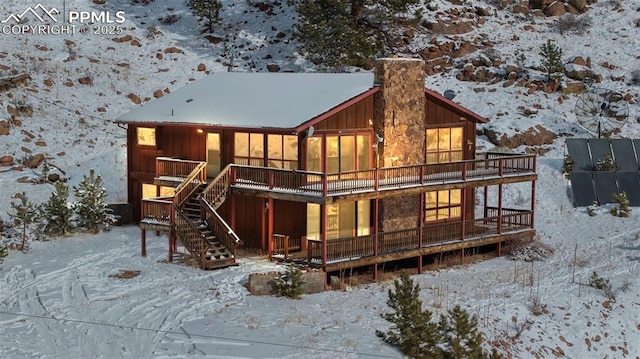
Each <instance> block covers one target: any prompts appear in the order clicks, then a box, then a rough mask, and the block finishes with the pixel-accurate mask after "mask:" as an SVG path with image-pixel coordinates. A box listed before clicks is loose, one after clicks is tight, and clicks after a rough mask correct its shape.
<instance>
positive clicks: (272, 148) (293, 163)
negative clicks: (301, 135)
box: [267, 135, 298, 170]
mask: <svg viewBox="0 0 640 359" xmlns="http://www.w3.org/2000/svg"><path fill="white" fill-rule="evenodd" d="M267 161H268V165H269V167H277V168H285V169H290V170H296V169H298V136H291V135H268V136H267Z"/></svg>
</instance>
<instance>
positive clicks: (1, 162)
mask: <svg viewBox="0 0 640 359" xmlns="http://www.w3.org/2000/svg"><path fill="white" fill-rule="evenodd" d="M0 166H2V167H9V166H13V156H8V155H7V156H2V157H0Z"/></svg>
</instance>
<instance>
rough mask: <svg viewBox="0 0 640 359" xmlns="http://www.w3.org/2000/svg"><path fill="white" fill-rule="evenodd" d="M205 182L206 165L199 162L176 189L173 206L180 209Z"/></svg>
mask: <svg viewBox="0 0 640 359" xmlns="http://www.w3.org/2000/svg"><path fill="white" fill-rule="evenodd" d="M206 181H207V163H206V162H200V163H199V164H198V165H197V166H196V167H195V168H194V169H193V170H192V171H191V173H189V175H188V176H187V177H186V178H185V179H184V181H182V183H180V184H179V185H178V187H176V189H175V192H174V195H173V204H174V205H176V206H178V207H182V205H183V204H184V202H186V201H187V200H188V199H189V197H191V196H192V195H193V193H194V192H195V191H196V190H197V189H198V188H200V186H201V185H202V184H203V183H206Z"/></svg>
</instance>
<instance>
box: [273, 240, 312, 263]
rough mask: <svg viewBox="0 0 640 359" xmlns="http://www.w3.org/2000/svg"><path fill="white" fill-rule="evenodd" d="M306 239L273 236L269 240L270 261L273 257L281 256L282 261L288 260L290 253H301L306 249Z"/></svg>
mask: <svg viewBox="0 0 640 359" xmlns="http://www.w3.org/2000/svg"><path fill="white" fill-rule="evenodd" d="M306 246H307V239H306V237H304V236H302V237H290V236H287V235H284V234H274V235H273V237H272V238H271V243H270V248H269V255H270V257H269V258H270V259H271V258H272V257H274V256H282V258H283V259H289V256H290V255H291V254H292V253H298V252H302V251H304V250H306V249H307V247H306Z"/></svg>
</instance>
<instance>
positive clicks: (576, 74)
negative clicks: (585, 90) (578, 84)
mask: <svg viewBox="0 0 640 359" xmlns="http://www.w3.org/2000/svg"><path fill="white" fill-rule="evenodd" d="M564 74H565V75H566V76H567V77H568V78H570V79H573V80H579V81H582V80H584V79H585V78H587V77H593V70H591V69H590V68H588V67H587V66H582V65H578V64H574V63H569V64H565V65H564Z"/></svg>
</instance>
